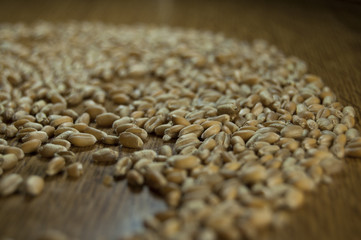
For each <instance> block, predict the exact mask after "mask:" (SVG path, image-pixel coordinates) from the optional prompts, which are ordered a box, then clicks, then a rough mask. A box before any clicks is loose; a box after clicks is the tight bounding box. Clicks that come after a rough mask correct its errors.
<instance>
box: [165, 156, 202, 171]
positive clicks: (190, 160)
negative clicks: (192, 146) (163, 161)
mask: <svg viewBox="0 0 361 240" xmlns="http://www.w3.org/2000/svg"><path fill="white" fill-rule="evenodd" d="M168 162H169V163H170V164H171V165H172V166H173V167H175V168H179V169H192V168H194V167H196V166H198V165H199V164H200V160H199V158H198V157H196V156H192V155H175V156H172V157H170V158H169V159H168Z"/></svg>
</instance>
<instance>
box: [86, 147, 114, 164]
mask: <svg viewBox="0 0 361 240" xmlns="http://www.w3.org/2000/svg"><path fill="white" fill-rule="evenodd" d="M118 156H119V153H118V152H117V151H114V150H112V149H110V148H102V149H100V150H97V151H96V152H94V153H93V155H92V157H93V161H94V162H97V163H114V162H116V161H117V159H118Z"/></svg>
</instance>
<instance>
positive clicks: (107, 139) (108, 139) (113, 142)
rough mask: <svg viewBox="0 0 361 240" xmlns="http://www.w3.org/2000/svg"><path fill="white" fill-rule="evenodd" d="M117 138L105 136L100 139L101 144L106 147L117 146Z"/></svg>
mask: <svg viewBox="0 0 361 240" xmlns="http://www.w3.org/2000/svg"><path fill="white" fill-rule="evenodd" d="M118 141H119V138H118V137H117V136H113V135H107V136H106V137H104V138H103V139H102V143H104V144H107V145H118Z"/></svg>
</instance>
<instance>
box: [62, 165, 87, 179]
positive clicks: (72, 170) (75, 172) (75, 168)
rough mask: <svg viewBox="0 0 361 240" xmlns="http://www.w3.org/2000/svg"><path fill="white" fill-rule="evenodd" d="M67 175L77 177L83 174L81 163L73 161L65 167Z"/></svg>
mask: <svg viewBox="0 0 361 240" xmlns="http://www.w3.org/2000/svg"><path fill="white" fill-rule="evenodd" d="M66 172H67V174H68V176H69V177H72V178H78V177H80V176H82V175H83V164H81V163H79V162H75V163H72V164H70V165H69V166H67V167H66Z"/></svg>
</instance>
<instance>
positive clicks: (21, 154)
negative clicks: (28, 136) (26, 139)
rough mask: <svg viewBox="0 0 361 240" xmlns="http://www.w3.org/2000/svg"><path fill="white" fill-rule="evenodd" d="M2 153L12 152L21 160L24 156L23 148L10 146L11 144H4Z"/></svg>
mask: <svg viewBox="0 0 361 240" xmlns="http://www.w3.org/2000/svg"><path fill="white" fill-rule="evenodd" d="M3 153H4V154H9V153H13V154H15V155H16V157H17V158H18V160H21V159H23V158H24V156H25V154H24V152H23V150H22V149H21V148H18V147H11V146H5V147H4V150H3Z"/></svg>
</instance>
